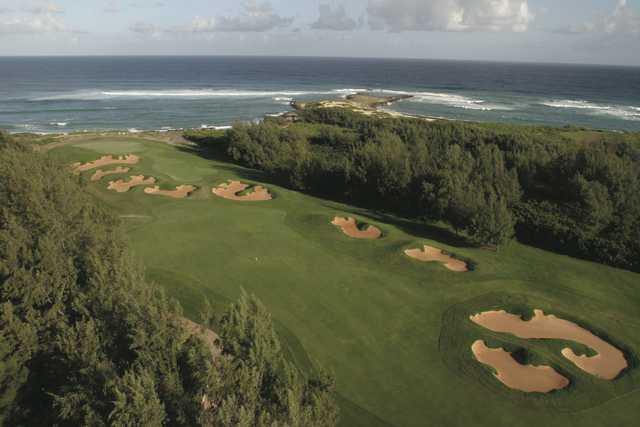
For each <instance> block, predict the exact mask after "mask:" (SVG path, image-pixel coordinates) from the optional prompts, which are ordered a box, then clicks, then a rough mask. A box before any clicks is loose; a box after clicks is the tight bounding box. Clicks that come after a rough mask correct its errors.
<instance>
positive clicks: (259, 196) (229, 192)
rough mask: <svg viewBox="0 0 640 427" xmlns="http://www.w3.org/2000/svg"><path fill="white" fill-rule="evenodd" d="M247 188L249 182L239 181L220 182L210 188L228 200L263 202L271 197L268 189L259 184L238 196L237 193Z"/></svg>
mask: <svg viewBox="0 0 640 427" xmlns="http://www.w3.org/2000/svg"><path fill="white" fill-rule="evenodd" d="M247 188H249V184H244V183H242V182H240V181H230V182H229V183H228V184H227V183H225V184H220V185H219V186H218V187H217V188H214V189H213V190H212V192H213V194H215V195H216V196H219V197H222V198H224V199H228V200H235V201H237V202H263V201H267V200H271V199H273V197H272V196H271V194H270V193H269V190H267V189H266V188H264V187H261V186H259V185H257V186H255V187H254V188H253V190H252V191H251V192H250V193H249V194H245V195H242V196H239V195H238V193H240V192H242V191H244V190H246V189H247Z"/></svg>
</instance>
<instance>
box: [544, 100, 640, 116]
mask: <svg viewBox="0 0 640 427" xmlns="http://www.w3.org/2000/svg"><path fill="white" fill-rule="evenodd" d="M540 104H541V105H544V106H546V107H552V108H563V109H573V110H587V111H589V114H593V115H606V116H613V117H617V118H619V119H623V120H640V107H634V106H628V105H606V104H596V103H594V102H589V101H582V100H571V99H565V100H551V101H544V102H541V103H540Z"/></svg>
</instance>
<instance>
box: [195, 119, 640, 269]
mask: <svg viewBox="0 0 640 427" xmlns="http://www.w3.org/2000/svg"><path fill="white" fill-rule="evenodd" d="M298 114H299V122H298V123H295V124H291V123H288V122H285V121H283V120H277V119H269V120H265V121H264V122H262V123H260V124H253V125H247V124H237V125H236V126H234V128H233V129H232V130H230V131H229V132H228V133H227V135H226V138H224V139H222V140H221V138H219V137H215V135H214V134H209V135H207V132H191V133H188V134H187V135H186V136H187V137H188V138H190V139H192V140H195V141H197V142H200V143H203V144H205V145H206V144H210V145H211V144H213V143H217V145H216V147H217V148H218V149H220V148H222V147H224V149H225V150H226V152H227V154H228V155H229V156H230V157H231V158H232V159H233V160H235V161H237V162H239V163H241V164H243V165H246V166H249V167H252V168H258V169H262V170H264V171H266V172H268V173H270V174H272V176H273V177H274V178H275V179H277V180H279V181H280V182H282V183H284V184H285V185H288V186H290V187H292V188H294V189H298V190H307V191H310V192H313V193H316V194H320V195H324V196H328V197H336V198H340V199H343V200H346V201H349V202H352V203H356V204H360V205H363V206H367V207H372V208H377V209H382V210H386V211H391V212H392V213H394V214H397V215H402V216H405V217H411V218H418V219H420V220H423V221H425V222H429V223H431V222H434V221H443V222H446V223H447V224H449V225H450V226H451V227H452V229H453V230H455V231H456V232H457V233H460V234H461V235H463V236H465V237H466V238H467V239H468V241H469V243H471V244H475V245H479V246H489V247H494V248H498V247H499V246H500V245H502V244H504V243H505V242H507V241H509V240H510V239H512V238H514V237H517V238H518V239H519V240H520V241H522V242H525V243H529V244H533V245H537V246H540V247H544V248H547V249H550V250H554V251H558V252H561V253H565V254H570V255H574V256H578V257H581V258H585V259H589V260H594V261H598V262H602V263H606V264H609V265H612V266H617V267H622V268H626V269H630V270H634V271H640V150H639V147H640V135H638V134H625V133H615V132H604V131H603V132H600V131H587V130H581V129H574V128H565V129H556V128H547V127H533V126H514V125H499V124H477V123H464V122H453V121H444V120H441V121H435V122H428V121H425V120H420V119H411V118H374V117H368V116H365V115H362V114H357V113H354V112H351V111H349V110H346V109H327V108H308V109H305V110H302V111H300V112H298Z"/></svg>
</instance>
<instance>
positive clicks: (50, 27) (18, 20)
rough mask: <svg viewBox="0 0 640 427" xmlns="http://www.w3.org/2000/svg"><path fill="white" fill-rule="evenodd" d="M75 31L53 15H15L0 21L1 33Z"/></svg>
mask: <svg viewBox="0 0 640 427" xmlns="http://www.w3.org/2000/svg"><path fill="white" fill-rule="evenodd" d="M61 32H73V31H72V30H70V29H68V28H67V27H66V26H65V25H64V24H63V23H62V22H61V21H60V20H59V19H57V18H56V17H54V16H51V15H43V16H38V17H33V18H26V17H14V18H9V19H4V20H2V21H0V34H40V33H61Z"/></svg>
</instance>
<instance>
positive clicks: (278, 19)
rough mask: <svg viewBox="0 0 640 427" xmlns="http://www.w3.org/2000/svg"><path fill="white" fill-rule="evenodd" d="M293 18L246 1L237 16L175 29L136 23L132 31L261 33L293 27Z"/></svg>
mask: <svg viewBox="0 0 640 427" xmlns="http://www.w3.org/2000/svg"><path fill="white" fill-rule="evenodd" d="M292 22H293V18H288V17H282V16H280V15H278V14H277V13H275V12H274V10H273V7H272V6H271V4H270V3H268V2H264V3H258V2H257V1H256V0H246V1H245V2H244V3H243V11H242V13H241V14H240V15H237V16H214V17H210V18H203V17H199V16H197V17H195V18H194V19H193V21H191V23H189V24H187V25H181V26H173V27H159V26H156V25H153V24H147V23H144V22H136V23H135V24H134V25H132V26H130V27H129V30H130V31H133V32H136V33H140V34H154V35H158V34H161V33H217V32H220V33H231V32H239V33H261V32H267V31H270V30H274V29H277V28H284V27H288V26H289V25H291V23H292Z"/></svg>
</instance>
